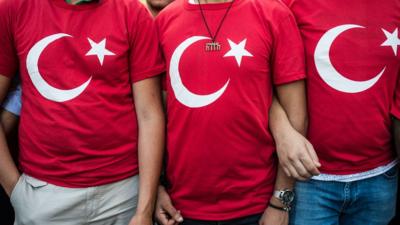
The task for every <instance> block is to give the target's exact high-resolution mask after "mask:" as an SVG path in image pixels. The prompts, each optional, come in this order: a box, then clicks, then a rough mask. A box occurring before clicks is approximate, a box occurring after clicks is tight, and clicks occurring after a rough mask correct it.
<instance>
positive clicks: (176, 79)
mask: <svg viewBox="0 0 400 225" xmlns="http://www.w3.org/2000/svg"><path fill="white" fill-rule="evenodd" d="M205 39H210V38H208V37H204V36H193V37H190V38H188V39H186V40H185V41H184V42H182V43H181V44H180V45H179V46H178V47H177V48H176V49H175V51H174V53H173V54H172V57H171V63H170V68H169V74H170V78H171V86H172V90H173V91H174V94H175V97H176V99H177V100H178V101H179V102H180V103H182V104H183V105H185V106H187V107H190V108H199V107H203V106H206V105H209V104H211V103H213V102H214V101H216V100H217V99H218V98H219V97H221V95H222V94H223V93H224V92H225V90H226V88H227V87H228V84H229V81H230V79H228V81H227V82H226V83H225V85H224V86H223V87H222V88H221V89H219V90H218V91H216V92H214V93H212V94H208V95H198V94H194V93H192V92H191V91H189V90H188V89H187V88H186V87H185V85H184V84H183V83H182V79H181V75H180V73H179V62H180V59H181V57H182V55H183V53H184V52H185V50H186V49H187V48H188V47H189V46H190V45H192V44H193V43H195V42H197V41H200V40H205Z"/></svg>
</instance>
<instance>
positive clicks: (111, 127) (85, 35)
mask: <svg viewBox="0 0 400 225" xmlns="http://www.w3.org/2000/svg"><path fill="white" fill-rule="evenodd" d="M135 4H140V3H132V1H128V0H127V1H116V0H104V1H100V2H99V3H88V4H83V5H78V6H75V5H69V4H67V3H66V2H65V1H64V0H43V1H27V0H19V1H16V2H15V3H14V6H15V12H16V13H17V16H16V17H15V21H14V24H13V34H14V43H15V48H16V51H17V54H18V58H19V60H20V72H21V80H22V87H23V93H22V103H23V107H22V113H21V124H20V147H21V154H20V161H21V167H22V169H23V171H24V172H25V173H27V174H29V175H32V176H34V177H37V178H40V179H43V180H46V181H48V182H50V183H54V184H57V185H61V186H71V187H82V186H83V187H85V186H95V185H100V184H104V183H110V182H113V181H116V180H120V179H123V178H126V177H128V176H132V175H134V174H135V173H137V153H136V148H137V147H136V144H137V143H136V142H137V122H136V115H135V111H134V107H133V99H132V92H131V82H130V78H129V65H128V63H129V55H128V53H129V48H130V47H129V42H128V38H129V35H130V34H129V32H128V26H129V24H127V17H128V16H135V14H134V11H133V10H132V9H131V8H132V7H135ZM129 13H131V15H129Z"/></svg>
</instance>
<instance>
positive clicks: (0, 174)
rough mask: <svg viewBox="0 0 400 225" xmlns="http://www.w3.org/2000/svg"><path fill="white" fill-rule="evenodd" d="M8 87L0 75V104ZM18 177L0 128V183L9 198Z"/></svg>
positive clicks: (6, 80) (6, 79)
mask: <svg viewBox="0 0 400 225" xmlns="http://www.w3.org/2000/svg"><path fill="white" fill-rule="evenodd" d="M9 85H10V79H9V78H7V77H5V76H1V75H0V102H2V101H3V99H4V97H5V95H6V93H7V90H8V87H9ZM19 176H20V174H19V172H18V169H17V167H16V166H15V163H14V161H13V159H12V157H11V154H10V151H9V149H8V146H7V141H6V138H5V134H4V128H3V126H0V183H1V185H2V186H3V188H4V190H5V191H6V193H7V194H8V195H9V196H10V194H11V192H12V190H13V188H14V186H15V184H16V183H17V181H18V178H19Z"/></svg>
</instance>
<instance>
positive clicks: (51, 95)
mask: <svg viewBox="0 0 400 225" xmlns="http://www.w3.org/2000/svg"><path fill="white" fill-rule="evenodd" d="M63 37H72V36H71V35H68V34H63V33H59V34H53V35H50V36H48V37H45V38H43V39H42V40H40V41H39V42H37V43H36V44H35V45H34V46H33V47H32V48H31V50H30V51H29V53H28V56H27V58H26V68H27V69H28V74H29V77H30V78H31V80H32V83H33V85H34V86H35V87H36V89H37V90H38V91H39V93H40V94H41V95H42V96H43V97H45V98H46V99H48V100H51V101H55V102H65V101H68V100H71V99H73V98H75V97H77V96H78V95H80V94H81V93H82V92H83V91H84V90H85V89H86V87H87V86H88V85H89V83H90V81H91V80H92V77H90V78H89V80H87V81H86V82H85V83H83V84H82V85H80V86H79V87H76V88H73V89H69V90H63V89H58V88H55V87H53V86H51V85H50V84H48V83H47V82H46V81H45V80H44V79H43V77H42V75H41V74H40V71H39V67H38V62H39V58H40V55H41V54H42V52H43V50H44V49H45V48H46V47H47V46H48V45H49V44H51V43H52V42H54V41H56V40H57V39H60V38H63Z"/></svg>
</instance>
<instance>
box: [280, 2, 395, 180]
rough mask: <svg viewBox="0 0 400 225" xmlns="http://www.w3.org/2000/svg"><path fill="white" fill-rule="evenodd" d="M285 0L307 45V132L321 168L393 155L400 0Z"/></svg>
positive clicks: (370, 164)
mask: <svg viewBox="0 0 400 225" xmlns="http://www.w3.org/2000/svg"><path fill="white" fill-rule="evenodd" d="M284 1H285V2H286V3H287V4H288V6H289V7H290V8H291V10H292V11H293V14H294V15H295V18H296V20H297V23H298V26H299V28H300V32H301V34H302V37H303V40H304V45H305V49H306V56H307V57H306V61H307V74H308V80H307V81H308V82H307V86H308V105H309V107H308V108H309V114H310V116H309V118H310V123H309V135H308V137H309V139H310V141H311V143H312V144H313V145H314V148H315V149H316V151H317V154H318V156H319V158H320V160H321V164H322V168H321V172H323V173H328V174H337V175H346V174H352V173H358V172H363V171H368V170H371V169H374V168H376V167H379V166H382V165H385V164H387V163H389V162H390V161H392V160H394V154H393V147H392V142H391V140H392V136H391V118H390V107H391V105H392V102H393V96H394V93H395V91H396V84H397V80H398V72H399V68H400V56H399V55H400V52H398V51H397V49H398V46H399V45H400V40H399V36H398V29H399V27H400V1H399V0H385V1H372V0H367V1H366V0H351V1H349V0H335V1H320V0H284ZM397 89H398V88H397Z"/></svg>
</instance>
